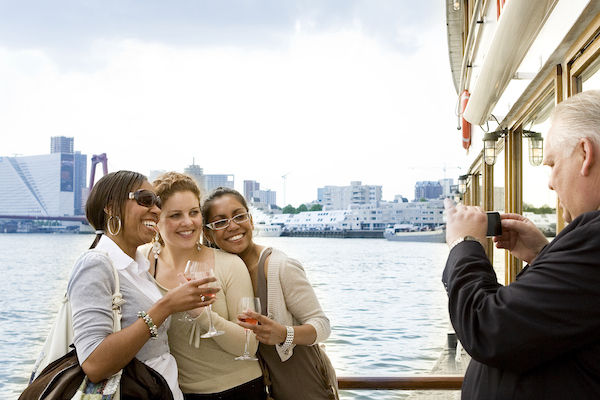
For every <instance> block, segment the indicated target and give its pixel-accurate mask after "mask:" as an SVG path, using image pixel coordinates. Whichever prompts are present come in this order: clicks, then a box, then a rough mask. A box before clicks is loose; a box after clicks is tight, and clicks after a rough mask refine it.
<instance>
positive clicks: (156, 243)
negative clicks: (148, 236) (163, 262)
mask: <svg viewBox="0 0 600 400" xmlns="http://www.w3.org/2000/svg"><path fill="white" fill-rule="evenodd" d="M161 250H162V246H161V245H160V233H158V232H156V235H155V236H154V238H153V239H152V253H154V259H155V260H157V259H158V255H159V254H160V251H161Z"/></svg>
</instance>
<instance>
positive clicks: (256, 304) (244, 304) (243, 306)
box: [235, 297, 260, 361]
mask: <svg viewBox="0 0 600 400" xmlns="http://www.w3.org/2000/svg"><path fill="white" fill-rule="evenodd" d="M248 310H251V311H254V312H257V313H260V299H259V298H258V297H242V298H241V299H240V303H239V305H238V315H240V314H241V315H245V314H246V311H248ZM238 318H239V320H240V321H242V322H246V323H248V324H253V325H256V324H258V321H257V320H256V319H254V318H249V317H245V318H240V317H239V316H238ZM245 331H246V342H245V343H244V354H242V355H241V356H239V357H236V358H235V359H236V360H242V361H244V360H253V361H254V360H258V358H256V357H254V356H253V355H251V354H250V353H249V352H248V345H249V341H250V336H249V335H250V329H245Z"/></svg>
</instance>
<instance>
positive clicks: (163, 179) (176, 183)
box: [152, 171, 202, 204]
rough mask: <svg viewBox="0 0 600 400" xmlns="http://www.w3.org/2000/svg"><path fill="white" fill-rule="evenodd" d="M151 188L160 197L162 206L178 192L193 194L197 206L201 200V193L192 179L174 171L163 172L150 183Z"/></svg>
mask: <svg viewBox="0 0 600 400" xmlns="http://www.w3.org/2000/svg"><path fill="white" fill-rule="evenodd" d="M152 186H154V191H155V192H156V194H157V195H158V196H159V197H160V200H161V201H162V203H163V204H164V203H165V202H166V201H167V200H168V199H169V197H171V196H173V195H174V194H175V193H178V192H192V193H194V195H195V196H196V197H197V198H198V204H200V199H201V198H202V193H201V192H200V188H199V187H198V184H197V183H196V181H195V180H194V178H192V177H191V176H189V175H186V174H182V173H179V172H175V171H171V172H165V173H164V174H162V175H160V176H159V177H158V178H156V179H155V180H154V182H152Z"/></svg>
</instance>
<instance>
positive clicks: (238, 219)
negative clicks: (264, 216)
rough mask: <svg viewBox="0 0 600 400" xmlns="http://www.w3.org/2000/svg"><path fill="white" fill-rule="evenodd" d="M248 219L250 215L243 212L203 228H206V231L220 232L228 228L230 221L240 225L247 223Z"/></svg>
mask: <svg viewBox="0 0 600 400" xmlns="http://www.w3.org/2000/svg"><path fill="white" fill-rule="evenodd" d="M249 218H250V213H249V212H245V213H243V214H238V215H234V216H233V217H231V218H225V219H220V220H218V221H215V222H211V223H209V224H206V225H204V226H206V227H207V228H208V229H211V230H213V231H220V230H221V229H225V228H227V227H228V226H229V223H230V222H231V221H233V222H235V223H236V224H238V225H239V224H241V223H242V222H246V221H248V219H249Z"/></svg>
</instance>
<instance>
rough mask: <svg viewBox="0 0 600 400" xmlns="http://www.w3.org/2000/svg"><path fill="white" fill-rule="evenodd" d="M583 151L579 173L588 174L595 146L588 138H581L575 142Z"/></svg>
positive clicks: (593, 159) (594, 154) (592, 162)
mask: <svg viewBox="0 0 600 400" xmlns="http://www.w3.org/2000/svg"><path fill="white" fill-rule="evenodd" d="M577 146H579V147H580V148H581V151H582V152H583V162H582V163H581V171H580V173H581V175H582V176H589V175H590V173H591V170H592V167H593V166H594V163H595V158H596V147H595V146H594V143H593V142H592V141H591V140H590V139H589V138H582V139H580V140H579V143H578V144H577Z"/></svg>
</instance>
